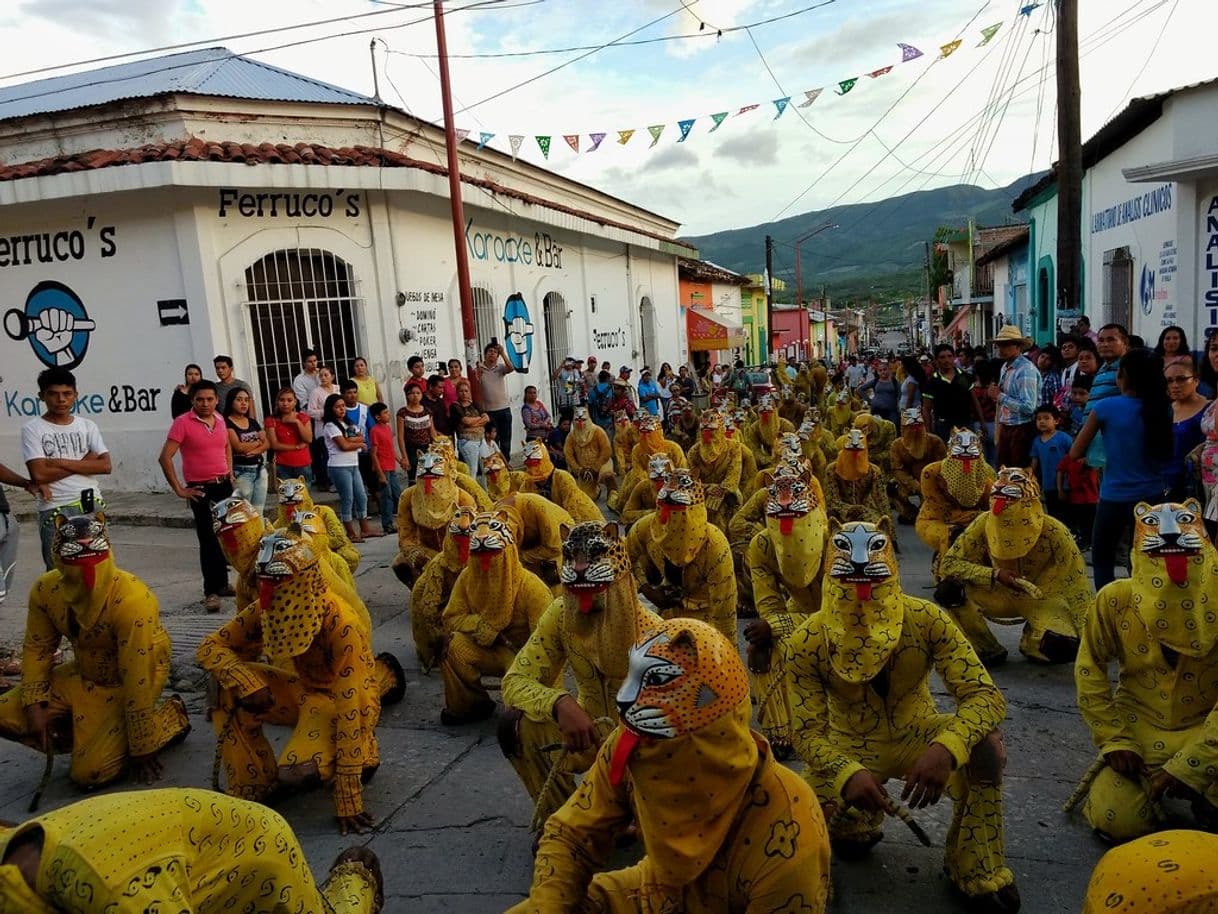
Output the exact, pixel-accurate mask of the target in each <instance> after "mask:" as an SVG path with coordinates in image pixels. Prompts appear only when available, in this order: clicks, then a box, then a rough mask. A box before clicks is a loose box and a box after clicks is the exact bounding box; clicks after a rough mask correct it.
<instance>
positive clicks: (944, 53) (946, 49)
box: [939, 38, 961, 60]
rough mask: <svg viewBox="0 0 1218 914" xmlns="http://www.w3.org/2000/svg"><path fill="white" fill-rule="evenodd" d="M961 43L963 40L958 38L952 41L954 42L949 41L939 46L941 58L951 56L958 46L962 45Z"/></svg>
mask: <svg viewBox="0 0 1218 914" xmlns="http://www.w3.org/2000/svg"><path fill="white" fill-rule="evenodd" d="M960 45H961V40H960V39H959V38H957V39H956V40H955V41H952V42H949V43H948V44H945V45H943V46H942V47H940V48H939V59H940V60H942V59H943V58H945V57H951V56H952V54H954V53H955V52H956V48H958V47H960Z"/></svg>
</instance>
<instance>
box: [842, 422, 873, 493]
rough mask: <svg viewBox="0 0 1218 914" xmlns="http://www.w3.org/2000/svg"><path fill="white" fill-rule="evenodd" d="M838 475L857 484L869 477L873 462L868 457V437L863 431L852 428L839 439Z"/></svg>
mask: <svg viewBox="0 0 1218 914" xmlns="http://www.w3.org/2000/svg"><path fill="white" fill-rule="evenodd" d="M835 466H836V467H837V475H838V476H840V477H842V479H845V480H848V481H850V482H855V481H857V480H859V479H862V478H863V477H864V476H866V475H867V473H868V471H869V470H870V469H871V461H870V460H869V459H868V455H867V437H866V435H864V434H863V430H862V429H859V428H852V429H850V431H848V432H846V434H844V435H842V436H841V437H840V438H838V439H837V462H836V464H835Z"/></svg>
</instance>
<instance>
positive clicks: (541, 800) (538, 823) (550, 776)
mask: <svg viewBox="0 0 1218 914" xmlns="http://www.w3.org/2000/svg"><path fill="white" fill-rule="evenodd" d="M593 723H594V724H596V726H597V728H600V727H601V726H602V725H603V724H608V725H609V727H610V729H612V728H613V727H616V726H617V721H615V720H614V719H613V718H611V717H598V718H597V719H596V720H595V721H593ZM558 750H561V751H559V752H558V755H557V756H555V758H554V761H553V762H552V763H551V764H550V771H549V773H547V774H546V779H545V781H544V782H542V785H541V790H539V791H537V800H536V802H535V803H534V805H533V818H532V820H531V821H530V822H529V834H532V835H540V834H541V830H542V828H544V827H545V824H546V819H548V818H549V817H550V816H549V814H548V813H546V814H544V815H543V810H544V809H545V805H546V797H547V795H548V794H549V793H550V792H551V791H552V790H553V789H554V782H555V780H556V779H557V777H558V772H559V771H561V770H562V766H563V763H564V762H566V760H567V756H568V755H570V754H571V750H570V749H568V748H567V747H566V746H564V745H563V744H562V743H549V744H547V745H545V746H542V747H541V748H540V751H541V752H556V751H558ZM565 799H566V798H565V797H564V802H565Z"/></svg>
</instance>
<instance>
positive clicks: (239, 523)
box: [211, 495, 263, 572]
mask: <svg viewBox="0 0 1218 914" xmlns="http://www.w3.org/2000/svg"><path fill="white" fill-rule="evenodd" d="M211 527H212V530H213V531H215V534H216V539H217V540H219V541H220V550H221V551H222V552H223V553H224V557H225V558H226V559H228V563H229V564H230V565H232V566H233V567H234V568H236V569H237V570H238V571H241V572H244V571H245V570H246V569H248V568H249V567H250V565H252V564H253V562H254V559H256V558H257V557H258V541H259V540H261V539H262V534H263V523H262V515H261V514H259V513H258V509H257V508H255V507H254V506H253V505H251V504H250V503H249V502H248V501H246V500H245V499H244V498H242V497H241V496H240V495H233V496H231V497H229V498H225V499H221V500H220V501H218V502H216V503H215V504H214V505H212V506H211Z"/></svg>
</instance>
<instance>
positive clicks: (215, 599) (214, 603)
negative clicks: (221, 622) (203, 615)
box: [203, 593, 223, 613]
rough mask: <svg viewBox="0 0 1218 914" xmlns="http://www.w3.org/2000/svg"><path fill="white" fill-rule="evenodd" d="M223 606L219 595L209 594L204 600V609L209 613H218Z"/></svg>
mask: <svg viewBox="0 0 1218 914" xmlns="http://www.w3.org/2000/svg"><path fill="white" fill-rule="evenodd" d="M222 605H223V604H221V602H220V597H219V596H218V595H217V594H214V593H209V594H208V595H207V596H205V597H204V598H203V608H204V609H205V610H207V611H208V612H209V613H218V612H219V611H220V607H221V606H222Z"/></svg>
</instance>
